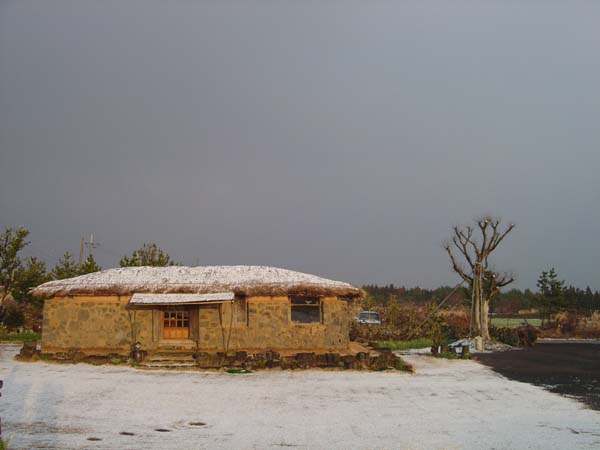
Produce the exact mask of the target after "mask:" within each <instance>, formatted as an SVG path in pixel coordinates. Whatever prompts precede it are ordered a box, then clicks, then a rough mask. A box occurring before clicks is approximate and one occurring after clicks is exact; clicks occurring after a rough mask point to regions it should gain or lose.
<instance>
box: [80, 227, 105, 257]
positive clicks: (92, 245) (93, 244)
mask: <svg viewBox="0 0 600 450" xmlns="http://www.w3.org/2000/svg"><path fill="white" fill-rule="evenodd" d="M84 244H85V245H86V246H87V248H88V258H89V257H90V256H92V255H93V252H94V249H95V248H96V247H98V246H99V245H100V244H99V243H98V242H94V234H93V233H90V240H89V241H85V242H84V239H83V238H82V239H81V249H80V251H79V264H81V263H82V262H83V245H84Z"/></svg>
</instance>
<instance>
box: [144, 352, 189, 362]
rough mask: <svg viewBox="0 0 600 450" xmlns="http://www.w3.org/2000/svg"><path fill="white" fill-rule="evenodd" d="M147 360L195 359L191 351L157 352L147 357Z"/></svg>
mask: <svg viewBox="0 0 600 450" xmlns="http://www.w3.org/2000/svg"><path fill="white" fill-rule="evenodd" d="M146 361H195V360H194V357H193V356H192V355H190V354H189V353H181V354H176V353H175V354H174V353H155V354H153V355H149V356H148V357H146Z"/></svg>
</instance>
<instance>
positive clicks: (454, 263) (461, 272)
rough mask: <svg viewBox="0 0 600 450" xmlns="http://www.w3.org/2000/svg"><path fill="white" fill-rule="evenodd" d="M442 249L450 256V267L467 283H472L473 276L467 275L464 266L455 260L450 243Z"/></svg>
mask: <svg viewBox="0 0 600 450" xmlns="http://www.w3.org/2000/svg"><path fill="white" fill-rule="evenodd" d="M444 249H445V250H446V252H447V253H448V256H450V261H451V262H452V268H453V269H454V271H455V272H456V273H457V274H458V275H459V276H460V277H461V278H462V279H463V280H465V281H466V282H467V283H469V284H471V283H473V277H471V276H469V275H467V273H466V271H465V270H464V268H463V267H461V265H460V264H459V263H458V261H456V258H455V257H454V254H453V253H452V250H451V248H450V245H449V244H446V245H445V246H444Z"/></svg>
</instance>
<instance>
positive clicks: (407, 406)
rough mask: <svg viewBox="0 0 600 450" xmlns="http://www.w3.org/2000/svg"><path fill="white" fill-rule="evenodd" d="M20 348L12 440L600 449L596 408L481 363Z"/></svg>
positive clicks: (117, 445) (32, 445)
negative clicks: (213, 367)
mask: <svg viewBox="0 0 600 450" xmlns="http://www.w3.org/2000/svg"><path fill="white" fill-rule="evenodd" d="M15 350H16V349H15V348H14V347H7V346H0V378H2V379H4V381H5V383H4V389H3V396H2V398H0V414H1V415H2V419H3V424H4V431H5V433H6V434H13V435H14V440H13V441H12V446H11V449H12V450H18V449H42V448H43V449H61V450H68V449H120V450H121V449H145V450H146V449H160V450H168V449H178V450H182V449H184V450H191V449H211V450H214V449H268V448H274V449H281V448H287V447H292V448H297V449H332V450H335V449H340V450H341V449H344V450H347V449H406V450H409V449H410V450H435V449H445V450H448V449H464V450H471V449H472V450H475V449H477V450H481V449H503V450H511V449H515V450H516V449H519V450H522V449H572V450H575V449H577V450H579V449H598V448H600V414H599V413H597V412H595V411H592V410H590V409H587V408H584V407H583V406H582V405H581V404H579V403H578V402H576V401H573V400H570V399H567V398H564V397H561V396H559V395H556V394H552V393H550V392H547V391H545V390H543V389H542V388H539V387H537V386H533V385H530V384H525V383H519V382H515V381H510V380H508V379H506V378H504V377H502V376H500V375H498V374H496V373H494V372H493V371H492V370H490V369H488V368H486V367H484V366H483V365H481V364H479V363H476V362H473V361H447V360H437V359H432V358H430V357H423V356H411V357H408V358H407V359H408V360H409V361H410V362H411V363H412V364H414V365H415V367H416V368H417V374H416V375H407V374H404V373H398V372H377V373H374V372H350V371H348V372H327V371H318V370H314V371H298V372H287V371H280V370H277V371H272V372H255V373H252V374H247V375H230V374H224V373H202V372H165V371H157V372H147V371H139V370H135V369H131V368H129V367H114V366H100V367H95V366H89V365H84V364H80V365H54V364H45V363H21V362H16V361H14V360H13V359H12V356H13V355H14V353H15ZM481 411H484V412H485V414H479V412H481ZM158 430H168V431H158ZM120 433H133V435H131V434H120ZM89 438H95V439H99V440H95V441H90V440H88V439H89Z"/></svg>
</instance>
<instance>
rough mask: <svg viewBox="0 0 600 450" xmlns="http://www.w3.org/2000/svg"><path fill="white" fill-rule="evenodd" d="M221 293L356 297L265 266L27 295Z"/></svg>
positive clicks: (65, 284)
mask: <svg viewBox="0 0 600 450" xmlns="http://www.w3.org/2000/svg"><path fill="white" fill-rule="evenodd" d="M225 291H232V292H234V293H236V294H239V295H288V294H297V295H323V296H329V295H331V296H347V297H358V296H360V295H361V291H360V289H358V288H356V287H354V286H352V285H350V284H348V283H344V282H341V281H334V280H328V279H326V278H320V277H317V276H315V275H310V274H307V273H302V272H295V271H293V270H287V269H280V268H277V267H267V266H206V267H182V266H170V267H123V268H118V269H108V270H102V271H100V272H94V273H90V274H87V275H81V276H79V277H74V278H67V279H65V280H55V281H50V282H48V283H44V284H42V285H40V286H38V287H36V288H35V289H33V290H32V293H33V294H34V295H37V296H40V297H56V296H65V295H78V294H79V295H86V294H87V295H129V294H133V293H134V292H146V293H157V294H159V293H163V294H167V293H190V294H210V293H215V292H225Z"/></svg>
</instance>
